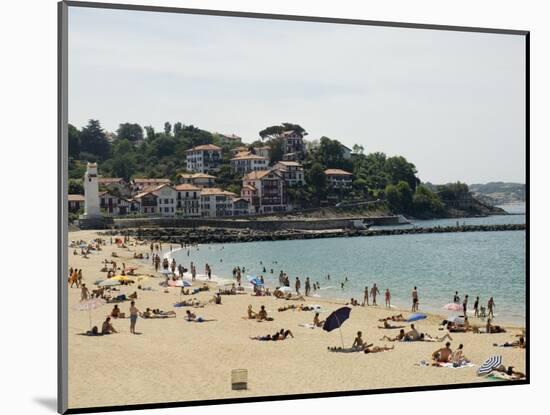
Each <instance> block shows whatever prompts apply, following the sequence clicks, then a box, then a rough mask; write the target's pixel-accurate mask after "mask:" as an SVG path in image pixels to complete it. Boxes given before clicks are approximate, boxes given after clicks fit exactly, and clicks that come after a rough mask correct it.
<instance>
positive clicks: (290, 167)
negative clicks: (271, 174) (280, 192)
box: [273, 160, 305, 186]
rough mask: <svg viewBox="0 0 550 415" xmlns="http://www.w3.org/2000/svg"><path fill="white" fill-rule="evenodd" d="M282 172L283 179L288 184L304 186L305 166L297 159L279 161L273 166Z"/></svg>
mask: <svg viewBox="0 0 550 415" xmlns="http://www.w3.org/2000/svg"><path fill="white" fill-rule="evenodd" d="M273 168H274V169H277V170H279V171H280V172H281V174H282V176H283V179H284V180H285V182H286V184H287V186H303V185H305V180H304V168H303V167H302V165H301V164H300V163H299V162H297V161H284V160H283V161H279V162H278V163H276V164H275V165H274V166H273Z"/></svg>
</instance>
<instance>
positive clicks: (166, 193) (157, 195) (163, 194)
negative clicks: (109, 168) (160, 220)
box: [134, 184, 178, 216]
mask: <svg viewBox="0 0 550 415" xmlns="http://www.w3.org/2000/svg"><path fill="white" fill-rule="evenodd" d="M177 198H178V192H177V190H176V189H174V188H173V187H172V186H170V185H168V184H163V185H160V186H157V187H152V188H149V189H146V190H145V191H143V192H141V193H139V194H137V195H136V196H135V197H134V199H135V200H137V201H138V202H139V203H140V213H141V214H143V215H158V216H175V215H176V208H177Z"/></svg>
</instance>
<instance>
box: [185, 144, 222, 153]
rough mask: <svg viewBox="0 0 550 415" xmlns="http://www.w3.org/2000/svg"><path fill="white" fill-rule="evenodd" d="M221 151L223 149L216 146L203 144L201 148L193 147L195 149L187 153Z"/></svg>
mask: <svg viewBox="0 0 550 415" xmlns="http://www.w3.org/2000/svg"><path fill="white" fill-rule="evenodd" d="M221 149H222V148H221V147H218V146H215V145H214V144H203V145H201V146H196V147H193V148H191V149H189V150H187V151H186V152H190V151H208V150H212V151H221Z"/></svg>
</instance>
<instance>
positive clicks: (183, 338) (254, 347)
mask: <svg viewBox="0 0 550 415" xmlns="http://www.w3.org/2000/svg"><path fill="white" fill-rule="evenodd" d="M96 237H97V233H96V232H94V231H77V232H70V233H69V240H85V241H89V240H92V239H94V238H96ZM105 239H109V238H105ZM166 246H167V244H166ZM163 247H164V246H163ZM72 251H73V250H72V249H70V248H69V267H74V268H78V269H82V270H83V282H84V283H86V285H87V286H88V288H89V289H90V290H91V289H93V288H95V286H94V285H93V282H94V281H95V280H97V279H101V278H105V277H106V273H104V272H100V269H101V267H102V264H101V262H102V261H103V260H104V259H109V260H110V259H111V252H113V251H116V252H117V254H118V255H119V258H118V259H115V261H116V262H117V263H118V265H119V266H121V264H122V262H125V263H126V266H128V265H137V266H138V267H139V269H138V270H137V271H136V272H137V274H152V273H153V270H152V267H151V265H150V261H145V260H134V259H133V258H132V257H133V253H134V252H143V253H145V252H149V245H148V244H146V245H142V246H136V247H130V248H129V249H124V248H119V247H117V246H116V245H107V246H104V247H103V250H102V251H101V252H94V253H92V254H91V255H89V258H88V259H85V258H83V257H81V256H80V255H73V253H72ZM113 259H114V258H113ZM236 263H238V260H237V261H236ZM184 265H188V264H184ZM203 265H204V264H198V268H202V266H203ZM63 278H65V277H63ZM160 281H161V279H149V281H148V282H146V283H145V284H144V286H149V287H152V288H153V289H154V290H155V291H141V290H137V284H134V285H133V286H125V287H119V288H120V290H121V292H122V293H126V294H129V293H131V292H133V291H136V290H137V292H138V299H137V301H136V306H137V307H138V308H139V309H140V310H141V311H145V309H146V308H147V307H150V308H160V309H162V310H165V311H169V310H175V311H176V313H177V317H176V318H168V319H142V318H140V319H138V321H137V326H136V331H137V332H139V333H141V334H139V335H133V334H131V333H130V330H129V326H130V322H129V319H113V326H114V327H115V329H116V330H118V331H119V333H117V334H112V335H109V336H100V337H89V336H81V335H78V334H79V333H83V332H85V331H86V330H88V329H89V328H90V327H89V314H88V312H86V311H75V310H73V309H72V307H73V306H74V305H75V304H77V303H78V302H79V300H80V289H77V288H72V289H71V288H69V290H68V295H69V327H68V336H69V391H68V392H69V408H83V407H95V406H109V405H131V404H145V403H160V402H181V401H193V400H210V399H222V398H241V397H253V396H268V395H269V396H274V395H291V394H302V393H320V392H335V391H350V390H367V389H368V390H370V389H378V388H394V387H411V386H424V385H444V384H460V383H474V382H485V381H487V379H485V378H481V377H478V376H476V369H477V368H476V367H467V368H458V369H453V368H441V367H422V366H419V365H418V363H419V362H420V361H421V360H427V361H429V359H430V356H431V353H432V352H433V351H435V350H436V349H438V348H440V347H442V346H443V345H444V343H428V342H413V343H401V342H395V343H389V342H385V341H380V340H379V339H380V338H381V337H382V336H383V335H389V336H395V335H396V334H397V333H398V331H399V330H381V329H378V328H377V326H378V325H380V324H381V323H380V322H379V321H378V319H379V318H382V317H385V316H387V315H390V314H397V313H398V312H399V311H400V310H397V309H391V310H388V309H386V308H384V306H383V305H382V306H377V307H372V306H371V307H352V311H351V316H350V318H349V320H347V321H346V322H345V323H344V324H343V327H342V335H343V338H344V343H345V345H346V347H349V346H351V344H352V342H353V339H354V338H355V335H356V333H357V331H359V330H361V331H362V332H363V338H364V339H365V340H366V341H367V342H368V343H374V345H377V346H382V345H384V344H387V345H392V344H394V345H395V349H394V350H393V351H389V352H383V353H376V354H364V353H333V352H329V351H328V350H327V346H339V345H341V340H340V333H339V331H338V330H334V331H332V332H330V333H327V332H325V331H323V330H322V329H320V328H316V329H309V328H304V327H300V326H299V324H301V323H311V322H312V320H313V316H314V313H313V312H307V311H293V310H288V311H284V312H277V309H278V308H279V307H282V306H285V305H289V304H296V305H299V304H302V303H303V304H319V305H321V306H322V309H323V310H324V312H323V313H321V318H322V319H324V318H326V316H328V314H329V313H330V312H331V311H333V310H335V309H337V308H339V307H340V306H341V304H342V303H338V302H335V301H331V300H328V299H320V298H311V299H308V300H307V301H286V300H278V299H275V297H273V296H271V297H255V296H251V295H250V292H247V294H246V295H233V296H222V303H223V304H222V305H214V304H209V305H207V306H205V307H204V308H189V307H185V308H174V307H173V304H174V303H175V302H177V301H179V299H180V295H179V289H178V288H168V291H169V292H168V293H165V292H164V289H163V288H162V287H160V286H159V285H158V282H160ZM197 285H198V286H199V285H202V281H200V282H198V283H197ZM212 287H213V289H212V290H211V291H210V292H201V293H199V294H197V295H191V296H183V297H182V299H190V298H193V297H196V298H198V299H199V300H202V301H207V300H209V299H210V298H212V296H213V294H214V292H215V291H217V288H216V287H215V285H212ZM379 301H380V302H383V296H382V295H381V296H380V297H379ZM249 304H251V305H252V306H253V309H254V310H256V311H257V310H258V309H259V308H260V305H265V307H266V309H267V311H268V313H269V315H270V316H272V317H274V321H266V322H256V321H255V320H245V319H243V317H244V316H245V315H246V309H247V307H248V305H249ZM129 306H130V303H129V302H128V301H127V302H124V303H119V307H120V309H121V311H122V312H125V313H126V314H128V309H129ZM112 308H113V305H112V304H106V305H105V306H103V307H102V308H100V309H97V310H94V311H92V323H93V324H94V325H97V326H99V327H100V328H101V323H102V322H103V320H104V319H105V317H106V315H108V314H109V313H110V311H111V310H112ZM187 309H190V310H191V311H192V312H194V313H195V314H196V315H197V316H201V317H203V318H206V319H213V320H215V321H210V322H204V323H191V322H187V321H185V320H184V315H185V310H187ZM420 311H422V309H420ZM403 314H404V315H405V316H407V314H409V313H408V312H407V310H403ZM442 319H443V317H441V316H435V315H430V316H429V317H428V318H427V319H426V320H423V321H419V322H417V323H416V326H417V328H418V330H419V331H421V332H425V333H429V334H430V335H432V336H442V335H443V334H445V333H446V331H440V330H438V327H439V323H440V322H441V320H442ZM495 323H496V324H501V323H499V321H498V320H497V321H495ZM392 324H394V325H401V324H404V325H406V326H408V324H407V323H392ZM472 324H479V325H480V326H483V322H481V321H475V319H472ZM507 327H508V326H507ZM281 328H285V329H290V330H292V332H293V333H294V338H293V339H290V340H286V341H277V342H269V341H267V342H261V341H253V340H250V338H249V337H250V336H257V335H266V334H273V333H275V332H276V331H278V330H279V329H281ZM520 331H521V330H520V328H517V327H514V328H509V330H508V333H502V334H491V335H486V334H473V333H467V334H463V333H452V334H451V335H452V337H453V341H452V342H451V343H452V345H451V348H452V349H453V350H454V349H455V348H456V347H457V346H458V344H459V343H463V344H464V354H465V355H466V356H467V357H468V358H469V359H470V360H471V361H472V362H473V363H475V364H476V365H479V364H480V363H482V362H483V361H484V360H485V359H486V358H488V357H489V356H491V355H495V354H499V355H502V356H503V363H504V364H505V365H507V366H508V365H510V366H514V367H515V368H516V370H519V371H522V372H525V350H520V349H517V348H497V347H494V346H493V343H499V344H500V343H504V342H506V341H514V340H517V337H515V335H516V334H518V333H520ZM232 369H247V370H248V389H247V390H241V391H233V390H231V370H232Z"/></svg>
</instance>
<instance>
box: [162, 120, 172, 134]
mask: <svg viewBox="0 0 550 415" xmlns="http://www.w3.org/2000/svg"><path fill="white" fill-rule="evenodd" d="M171 132H172V124H170V123H169V122H168V121H166V122H165V123H164V134H166V135H170V133H171Z"/></svg>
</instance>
